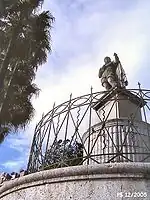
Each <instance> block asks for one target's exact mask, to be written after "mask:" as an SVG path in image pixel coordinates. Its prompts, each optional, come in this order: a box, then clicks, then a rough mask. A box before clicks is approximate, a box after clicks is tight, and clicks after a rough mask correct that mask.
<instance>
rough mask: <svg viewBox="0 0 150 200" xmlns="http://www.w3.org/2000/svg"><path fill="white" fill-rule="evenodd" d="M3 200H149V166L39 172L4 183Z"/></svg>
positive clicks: (132, 164) (127, 164)
mask: <svg viewBox="0 0 150 200" xmlns="http://www.w3.org/2000/svg"><path fill="white" fill-rule="evenodd" d="M133 195H134V196H133ZM140 195H141V197H139V196H140ZM142 195H144V197H143V198H142ZM127 196H128V198H127ZM131 196H133V197H131ZM0 199H1V200H117V199H118V200H120V199H122V200H126V199H134V200H139V199H140V200H141V199H144V200H149V199H150V163H149V164H148V163H145V164H143V163H126V164H121V163H116V164H102V165H95V166H77V167H67V168H60V169H55V170H47V171H43V172H38V173H35V174H31V175H27V176H25V177H21V178H18V180H16V179H15V180H13V181H9V182H7V183H5V185H3V186H2V187H0Z"/></svg>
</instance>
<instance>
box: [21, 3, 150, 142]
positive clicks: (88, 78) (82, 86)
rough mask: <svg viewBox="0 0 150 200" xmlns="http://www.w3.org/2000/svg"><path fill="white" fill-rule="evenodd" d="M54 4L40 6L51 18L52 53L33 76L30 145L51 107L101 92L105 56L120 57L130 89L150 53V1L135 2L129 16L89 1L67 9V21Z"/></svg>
mask: <svg viewBox="0 0 150 200" xmlns="http://www.w3.org/2000/svg"><path fill="white" fill-rule="evenodd" d="M55 2H57V3H58V1H55V0H53V1H51V3H49V1H48V0H47V1H46V3H45V8H47V9H48V8H49V9H50V10H52V13H54V16H55V17H56V23H55V24H54V29H53V37H52V41H53V52H52V55H51V56H49V60H48V63H47V64H46V65H45V66H43V67H41V69H39V71H38V73H37V78H36V83H37V84H38V86H39V87H40V88H41V90H42V91H41V93H40V96H39V98H38V99H36V100H33V104H34V107H35V109H36V116H35V118H34V120H33V122H32V123H31V125H30V127H29V130H28V131H27V132H26V139H27V141H30V142H31V137H32V136H33V129H34V127H35V124H36V123H37V122H38V121H39V120H40V118H41V115H42V113H43V112H44V113H46V112H48V111H49V110H50V109H52V106H53V102H56V104H59V103H62V102H63V101H66V100H68V99H69V94H70V93H73V96H74V97H75V96H79V95H81V94H86V93H89V92H90V87H91V86H93V88H94V91H100V90H102V87H101V86H100V80H99V79H98V76H97V74H98V69H99V67H100V66H101V65H102V64H103V58H104V57H105V56H106V55H109V56H112V55H113V53H114V51H115V52H116V53H118V54H119V56H120V60H121V62H122V64H123V67H124V69H125V71H126V72H127V75H128V79H129V83H130V86H135V84H136V83H137V80H136V78H137V72H142V67H143V66H142V65H141V63H142V62H143V60H144V59H145V55H146V53H147V51H149V50H148V49H149V47H150V42H149V35H150V29H149V27H150V21H149V8H150V2H149V1H145V2H144V4H143V1H138V3H137V4H135V5H134V6H131V8H130V9H129V10H123V9H122V10H119V9H117V10H114V9H111V6H112V5H111V6H110V7H109V9H106V8H108V6H109V4H108V2H111V0H110V1H107V4H103V5H101V6H103V7H102V8H103V9H101V12H100V11H99V10H98V9H97V7H100V1H89V5H88V6H89V7H88V8H86V6H87V5H86V1H82V8H84V9H82V12H78V11H77V10H75V6H74V7H72V8H71V7H69V9H72V10H68V11H69V13H71V12H74V13H75V14H73V13H71V15H70V16H69V14H68V15H67V14H66V12H65V10H64V8H65V4H64V5H63V6H59V4H57V3H55ZM78 3H81V1H78ZM128 3H129V2H128ZM90 4H91V5H92V7H91V8H90ZM116 5H117V1H116ZM114 7H115V6H113V8H114ZM92 9H93V10H92ZM23 141H24V142H26V141H25V139H23Z"/></svg>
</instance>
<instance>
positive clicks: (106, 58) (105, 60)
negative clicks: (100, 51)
mask: <svg viewBox="0 0 150 200" xmlns="http://www.w3.org/2000/svg"><path fill="white" fill-rule="evenodd" d="M104 62H105V64H107V63H109V62H111V59H110V57H108V56H107V57H105V58H104Z"/></svg>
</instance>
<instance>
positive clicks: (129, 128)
mask: <svg viewBox="0 0 150 200" xmlns="http://www.w3.org/2000/svg"><path fill="white" fill-rule="evenodd" d="M145 104H146V102H144V101H143V100H142V99H141V98H139V97H137V96H136V95H134V94H132V93H131V92H129V91H127V90H120V91H118V90H114V91H110V92H109V93H107V94H105V95H104V96H103V97H102V98H101V99H100V100H99V101H98V102H97V103H96V104H95V105H94V107H93V108H94V109H95V110H96V112H97V113H98V115H99V121H100V122H99V123H97V124H96V125H94V126H93V127H92V128H91V130H88V131H87V132H86V133H84V135H83V143H84V146H85V148H86V151H84V156H85V157H86V156H88V154H89V155H90V157H89V159H88V160H86V161H85V162H84V164H100V163H110V162H150V124H148V123H146V122H143V121H142V114H141V108H142V107H143V106H144V105H145Z"/></svg>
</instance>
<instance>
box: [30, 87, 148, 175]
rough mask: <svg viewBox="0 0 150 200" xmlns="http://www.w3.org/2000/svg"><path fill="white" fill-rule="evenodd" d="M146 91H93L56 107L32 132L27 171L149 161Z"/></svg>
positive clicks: (139, 89)
mask: <svg viewBox="0 0 150 200" xmlns="http://www.w3.org/2000/svg"><path fill="white" fill-rule="evenodd" d="M149 122H150V90H146V89H141V87H140V85H139V88H138V89H125V88H124V89H115V90H111V91H102V92H95V93H94V92H93V91H92V88H91V92H90V94H87V95H83V96H80V97H77V98H72V95H70V99H69V100H68V101H66V102H64V103H62V104H61V105H58V106H55V104H54V105H53V108H52V110H51V111H49V112H48V113H47V114H46V115H45V116H43V117H42V119H41V121H40V122H39V123H38V124H37V126H36V128H35V133H34V137H33V142H32V146H31V151H30V156H29V161H28V168H27V170H28V172H29V173H34V172H37V171H40V170H45V169H51V168H59V167H68V166H74V165H82V164H83V165H89V164H101V163H112V162H113V163H114V162H150V124H149Z"/></svg>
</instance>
